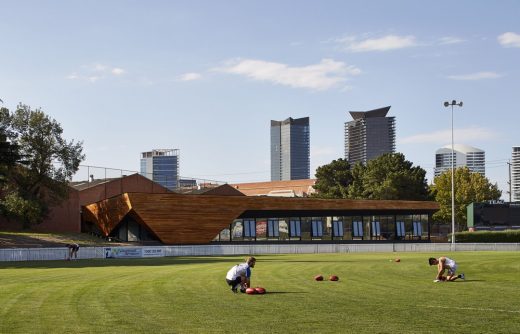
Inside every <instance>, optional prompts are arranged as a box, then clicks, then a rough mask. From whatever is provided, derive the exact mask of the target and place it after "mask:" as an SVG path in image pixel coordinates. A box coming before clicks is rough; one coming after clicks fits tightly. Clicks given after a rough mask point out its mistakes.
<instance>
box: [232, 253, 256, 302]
mask: <svg viewBox="0 0 520 334" xmlns="http://www.w3.org/2000/svg"><path fill="white" fill-rule="evenodd" d="M255 263H256V259H255V258H254V257H252V256H250V257H248V258H247V259H246V262H245V263H241V264H237V265H234V266H233V267H232V268H231V269H229V271H228V272H227V275H226V283H227V284H228V285H229V286H231V291H233V292H234V293H236V292H237V290H238V288H239V287H240V291H241V292H245V291H246V289H247V288H249V287H251V268H254V267H255Z"/></svg>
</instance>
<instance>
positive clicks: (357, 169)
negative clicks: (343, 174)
mask: <svg viewBox="0 0 520 334" xmlns="http://www.w3.org/2000/svg"><path fill="white" fill-rule="evenodd" d="M352 176H353V182H352V185H351V187H350V188H349V192H348V197H349V198H352V199H379V200H419V201H421V200H428V199H429V198H430V197H429V193H428V183H427V181H426V171H425V170H424V169H422V168H421V167H419V166H415V167H414V166H413V163H412V162H410V161H408V160H406V159H405V157H404V155H403V154H402V153H387V154H383V155H381V156H379V157H377V158H375V159H372V160H370V161H369V162H368V163H367V164H366V165H362V164H356V165H354V167H353V169H352Z"/></svg>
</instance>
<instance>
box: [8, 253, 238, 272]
mask: <svg viewBox="0 0 520 334" xmlns="http://www.w3.org/2000/svg"><path fill="white" fill-rule="evenodd" d="M80 251H81V250H80ZM240 262H243V260H238V261H237V259H236V256H229V257H225V256H218V257H217V256H200V257H199V256H189V257H175V256H169V257H161V258H141V259H86V260H73V261H67V260H53V261H20V262H0V270H2V269H22V268H33V269H57V268H71V269H73V268H96V267H157V266H178V265H185V264H210V263H228V264H229V266H230V267H231V266H234V265H235V264H237V263H240Z"/></svg>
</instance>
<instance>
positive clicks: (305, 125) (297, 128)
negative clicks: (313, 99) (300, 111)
mask: <svg viewBox="0 0 520 334" xmlns="http://www.w3.org/2000/svg"><path fill="white" fill-rule="evenodd" d="M310 170H311V168H310V128H309V117H303V118H297V119H293V118H291V117H289V118H288V119H286V120H284V121H273V120H272V121H271V181H285V180H301V179H309V178H310Z"/></svg>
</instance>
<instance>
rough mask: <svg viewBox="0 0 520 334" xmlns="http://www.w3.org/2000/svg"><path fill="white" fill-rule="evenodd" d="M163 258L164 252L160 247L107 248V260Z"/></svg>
mask: <svg viewBox="0 0 520 334" xmlns="http://www.w3.org/2000/svg"><path fill="white" fill-rule="evenodd" d="M162 256H164V250H163V248H160V247H105V258H106V259H131V258H141V257H162Z"/></svg>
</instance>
